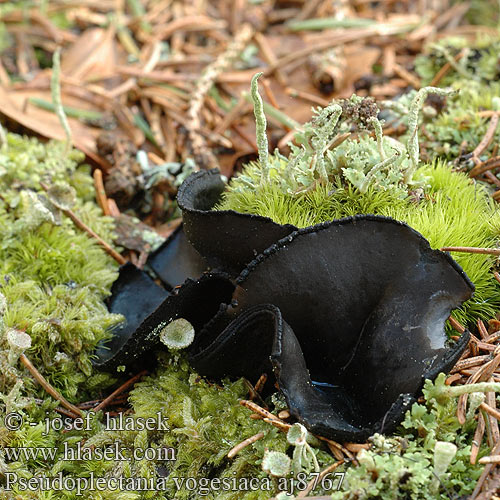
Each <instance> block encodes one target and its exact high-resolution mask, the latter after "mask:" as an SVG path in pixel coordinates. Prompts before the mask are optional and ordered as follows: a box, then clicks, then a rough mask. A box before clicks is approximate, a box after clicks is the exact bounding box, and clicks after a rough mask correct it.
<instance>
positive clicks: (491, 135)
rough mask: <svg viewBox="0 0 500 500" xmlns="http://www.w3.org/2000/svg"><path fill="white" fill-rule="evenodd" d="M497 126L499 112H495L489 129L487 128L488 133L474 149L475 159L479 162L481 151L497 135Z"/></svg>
mask: <svg viewBox="0 0 500 500" xmlns="http://www.w3.org/2000/svg"><path fill="white" fill-rule="evenodd" d="M497 126H498V113H495V114H494V115H492V116H491V119H490V124H489V126H488V129H487V130H486V133H485V134H484V137H483V138H482V139H481V142H480V143H479V144H478V145H477V147H476V149H474V151H472V158H473V159H475V160H477V161H478V162H479V160H478V158H479V156H480V155H481V153H482V152H483V151H484V150H485V149H486V148H487V147H488V146H489V145H490V144H491V141H492V140H493V138H494V136H495V132H496V130H497Z"/></svg>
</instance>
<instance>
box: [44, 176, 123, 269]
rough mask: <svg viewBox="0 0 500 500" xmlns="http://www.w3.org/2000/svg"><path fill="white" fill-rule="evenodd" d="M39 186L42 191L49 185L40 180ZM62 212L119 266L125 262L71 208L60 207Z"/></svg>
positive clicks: (46, 189)
mask: <svg viewBox="0 0 500 500" xmlns="http://www.w3.org/2000/svg"><path fill="white" fill-rule="evenodd" d="M40 186H42V188H43V189H44V191H48V189H49V187H48V186H47V185H46V184H44V183H43V182H40ZM61 210H62V212H63V213H64V214H65V215H67V216H68V217H69V218H70V219H71V220H72V221H73V222H74V223H75V226H76V227H78V228H80V229H81V230H82V231H85V232H86V233H87V234H89V235H90V236H92V238H94V239H96V240H97V243H99V245H101V247H102V248H103V249H104V250H105V252H106V253H107V254H109V255H110V256H111V257H113V259H115V260H116V262H118V264H120V265H121V266H122V265H123V264H126V263H127V260H126V259H124V258H123V256H121V255H120V254H119V253H118V252H117V251H116V250H115V249H114V248H111V246H110V245H109V244H108V243H106V242H105V241H104V240H103V239H102V238H101V237H100V236H99V235H98V234H97V233H95V232H94V231H93V230H92V229H90V227H89V226H87V225H86V224H85V223H84V222H83V221H81V220H80V219H79V218H78V217H77V216H76V215H75V213H74V212H73V211H72V210H69V209H66V210H63V209H61Z"/></svg>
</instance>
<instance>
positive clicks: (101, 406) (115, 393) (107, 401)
mask: <svg viewBox="0 0 500 500" xmlns="http://www.w3.org/2000/svg"><path fill="white" fill-rule="evenodd" d="M146 373H148V371H147V370H142V372H140V373H138V374H137V375H134V376H133V377H132V378H131V379H130V380H127V381H126V382H125V383H124V384H122V385H121V386H120V387H118V389H116V390H115V391H113V392H112V393H111V394H110V395H109V396H108V397H107V398H105V399H103V400H102V401H101V402H100V403H99V404H98V405H97V406H96V407H95V408H94V411H95V412H96V413H97V412H98V411H101V410H103V409H104V408H106V406H108V405H109V404H110V403H111V401H113V399H114V398H115V397H116V396H118V395H119V394H121V393H122V392H124V391H126V390H127V389H128V388H129V387H132V386H133V385H134V384H135V383H136V382H137V381H138V380H139V379H140V378H142V377H143V376H144V375H146Z"/></svg>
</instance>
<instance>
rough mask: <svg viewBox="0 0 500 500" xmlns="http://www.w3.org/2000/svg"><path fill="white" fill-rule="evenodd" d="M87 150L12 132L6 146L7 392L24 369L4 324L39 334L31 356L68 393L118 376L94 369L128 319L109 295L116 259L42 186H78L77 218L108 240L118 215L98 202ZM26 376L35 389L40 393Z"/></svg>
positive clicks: (2, 276) (1, 358)
mask: <svg viewBox="0 0 500 500" xmlns="http://www.w3.org/2000/svg"><path fill="white" fill-rule="evenodd" d="M82 160H83V155H82V154H81V153H79V152H77V151H71V152H70V153H69V154H68V155H66V154H65V153H64V145H62V144H61V143H57V142H49V143H47V144H42V143H40V142H38V141H37V140H35V139H26V138H22V137H20V136H17V135H14V134H9V135H8V141H7V144H4V145H3V146H2V147H1V149H0V191H1V192H2V197H1V198H0V230H1V232H2V241H1V242H0V286H1V288H0V291H1V293H2V294H3V296H4V297H5V302H6V305H5V311H4V312H3V325H2V333H1V335H0V365H1V371H2V373H3V375H4V376H3V377H1V378H0V392H2V393H7V392H8V391H9V390H10V389H11V388H12V387H13V386H14V384H15V382H16V380H17V379H18V378H19V377H20V374H21V372H20V370H19V369H18V368H17V366H12V363H9V361H8V352H9V346H8V343H7V340H6V335H5V332H6V331H7V328H15V329H17V330H22V331H25V332H26V333H27V334H28V335H29V336H30V337H31V340H32V345H31V347H30V348H29V349H28V350H27V351H26V354H27V356H28V357H29V358H30V360H31V361H32V362H33V363H34V365H35V366H36V367H37V368H38V370H39V371H40V372H41V373H42V374H43V375H44V376H45V377H46V378H47V379H48V380H49V382H50V383H51V384H52V385H53V386H54V387H56V388H57V389H58V390H59V391H61V392H62V394H63V395H64V396H65V397H67V398H69V399H73V398H74V397H75V396H76V394H77V393H78V394H79V398H84V397H86V396H89V395H90V392H88V391H93V390H95V389H97V388H99V387H102V386H103V384H105V383H107V384H108V385H109V383H110V382H111V378H110V377H108V376H106V375H104V374H93V373H92V366H91V356H92V353H93V352H94V350H95V347H96V345H97V344H98V343H99V342H100V341H101V340H104V339H107V338H109V336H110V333H109V331H108V330H109V328H110V327H112V326H114V325H116V324H117V323H118V322H119V321H120V319H121V317H120V316H118V315H112V314H109V313H108V311H107V308H106V306H105V305H104V302H103V300H104V298H105V297H106V296H107V295H108V294H109V290H110V287H111V284H112V283H113V281H114V280H115V279H116V277H117V266H116V264H115V263H114V261H113V260H112V259H111V258H110V257H109V256H107V254H106V253H105V252H104V251H103V250H102V249H101V248H100V247H99V246H98V244H97V243H96V242H95V241H94V240H92V239H91V238H89V237H88V235H86V234H84V233H82V232H81V231H80V230H79V229H77V228H75V227H74V225H73V223H72V222H71V221H70V220H69V219H67V218H65V217H63V216H62V215H61V214H60V213H59V212H58V210H57V209H56V208H55V207H54V206H52V205H51V203H50V202H49V200H48V198H47V197H46V196H45V194H44V193H43V191H42V189H41V187H40V181H45V182H46V183H48V184H50V185H58V184H60V183H63V182H64V183H67V184H69V185H70V186H71V187H72V188H73V189H74V190H75V191H76V193H77V200H76V204H75V206H74V210H75V212H76V213H77V214H78V216H79V217H80V218H81V219H82V220H83V221H84V222H85V223H87V224H88V225H89V226H90V227H92V228H93V229H94V230H95V231H96V232H97V233H98V234H100V235H102V237H104V238H105V239H107V240H108V241H110V240H111V239H112V230H113V223H112V220H111V219H110V218H108V217H103V216H102V214H101V212H100V210H99V208H98V207H97V205H96V204H95V202H94V190H93V183H92V178H91V176H90V175H89V168H88V167H85V166H80V167H79V166H78V164H79V163H80V162H81V161H82ZM30 380H31V379H30V378H28V379H25V382H24V383H25V385H26V386H27V388H28V389H29V392H30V393H32V394H33V393H34V392H35V391H36V392H38V393H40V394H42V392H41V390H40V389H39V388H36V389H35V387H34V386H33V385H32V383H31V381H30Z"/></svg>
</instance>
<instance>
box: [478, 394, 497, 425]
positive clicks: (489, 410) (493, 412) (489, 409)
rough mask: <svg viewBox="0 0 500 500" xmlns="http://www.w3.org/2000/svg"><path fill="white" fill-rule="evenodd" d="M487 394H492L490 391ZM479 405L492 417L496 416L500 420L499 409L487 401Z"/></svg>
mask: <svg viewBox="0 0 500 500" xmlns="http://www.w3.org/2000/svg"><path fill="white" fill-rule="evenodd" d="M487 394H490V393H487ZM479 407H480V408H482V409H483V410H484V411H485V412H486V413H488V414H489V415H491V416H492V417H495V418H496V419H497V420H500V411H498V410H497V409H495V408H493V407H491V406H490V405H488V404H486V403H481V404H480V405H479Z"/></svg>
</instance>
